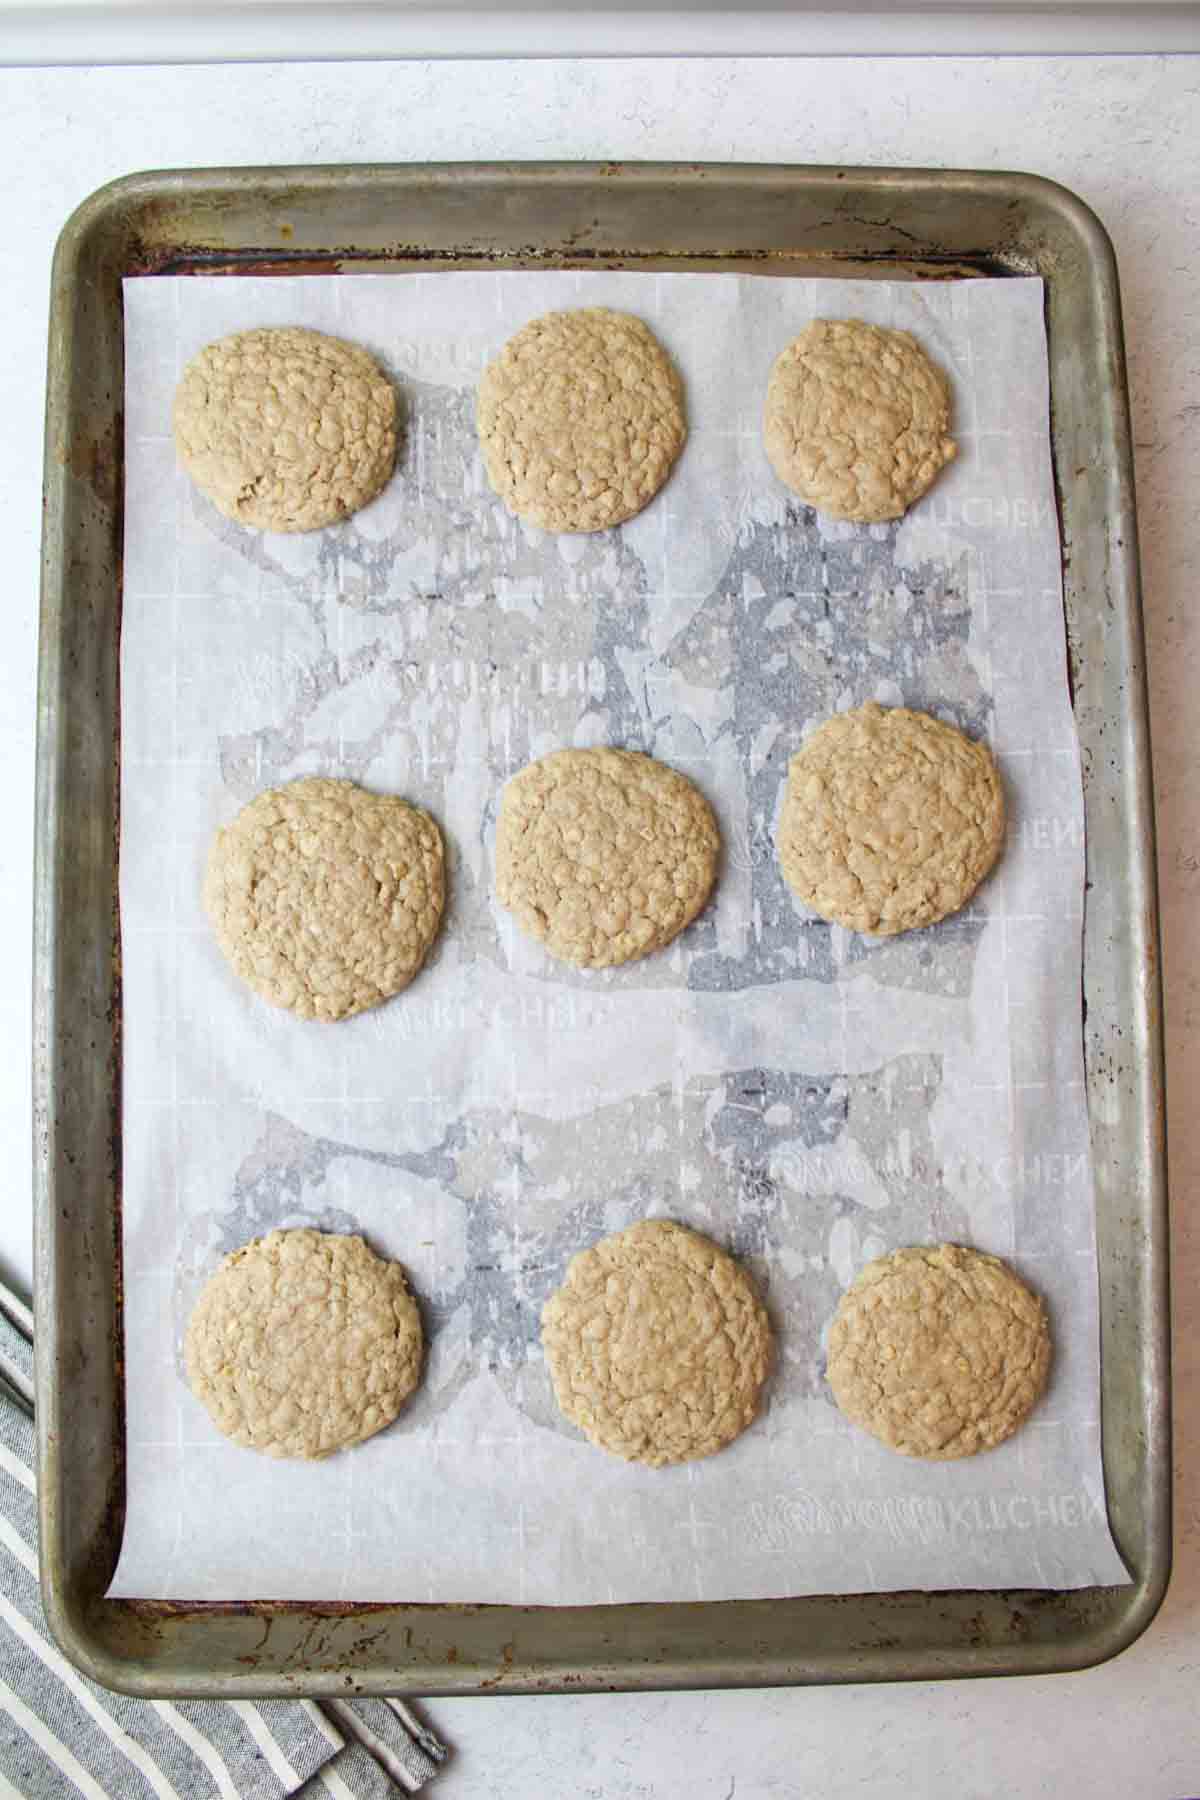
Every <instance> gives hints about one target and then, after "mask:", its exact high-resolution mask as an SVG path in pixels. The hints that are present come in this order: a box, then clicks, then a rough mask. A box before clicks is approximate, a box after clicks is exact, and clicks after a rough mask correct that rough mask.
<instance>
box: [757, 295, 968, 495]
mask: <svg viewBox="0 0 1200 1800" xmlns="http://www.w3.org/2000/svg"><path fill="white" fill-rule="evenodd" d="M763 437H764V441H765V443H766V449H767V455H768V456H769V457H770V459H771V464H772V466H773V468H774V470H775V473H776V474H777V475H778V477H779V479H780V481H782V482H785V483H786V484H787V486H788V487H790V488H791V489H792V490H793V491H794V492H795V493H797V494H799V495H800V497H801V499H802V500H806V501H807V502H808V504H809V505H810V506H815V507H817V508H818V509H819V510H820V511H821V512H823V513H825V514H827V515H828V517H829V518H831V519H857V520H859V521H862V522H872V521H878V520H882V519H898V518H899V517H900V515H901V514H902V513H903V512H905V511H906V510H907V509H908V507H910V506H911V505H912V503H913V501H914V500H916V499H919V497H920V496H921V495H922V494H923V493H924V492H925V490H926V488H927V487H929V485H930V483H931V482H932V481H933V479H934V477H935V476H936V475H937V474H938V472H939V471H940V470H941V469H942V468H944V466H945V465H946V463H948V462H949V461H950V460H951V458H952V457H953V456H954V455H955V454H956V452H957V449H958V446H957V445H956V444H955V442H954V440H953V438H951V436H950V383H949V382H948V381H947V379H946V377H945V375H944V374H943V373H942V371H941V369H939V368H938V367H937V365H936V363H933V362H931V361H930V360H929V358H928V357H927V356H926V354H925V352H924V351H923V350H922V348H921V346H920V345H919V344H918V342H917V340H916V338H914V337H913V336H912V334H911V333H910V332H907V331H889V330H886V329H885V328H884V327H883V326H880V325H865V324H863V322H862V320H861V319H817V320H815V321H814V323H813V324H811V325H810V326H809V327H808V329H807V330H806V331H802V332H801V333H800V336H799V337H798V338H796V339H795V340H794V342H792V343H790V344H789V345H788V347H787V349H786V350H785V351H783V353H782V355H781V356H780V357H779V358H778V359H777V361H776V363H775V366H774V368H773V369H772V371H771V376H770V380H769V382H768V384H767V403H766V412H765V414H764V418H763Z"/></svg>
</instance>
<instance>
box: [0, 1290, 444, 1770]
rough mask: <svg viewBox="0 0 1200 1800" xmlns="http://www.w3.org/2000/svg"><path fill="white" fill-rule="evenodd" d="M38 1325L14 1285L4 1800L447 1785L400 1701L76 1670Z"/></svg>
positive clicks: (5, 1440)
mask: <svg viewBox="0 0 1200 1800" xmlns="http://www.w3.org/2000/svg"><path fill="white" fill-rule="evenodd" d="M31 1327H32V1320H31V1319H30V1316H29V1312H28V1309H27V1308H26V1307H25V1306H24V1305H23V1303H22V1302H21V1301H19V1300H18V1299H17V1298H16V1297H15V1296H14V1295H10V1294H9V1293H8V1292H7V1290H6V1289H4V1288H3V1287H2V1286H0V1800H8V1797H9V1796H12V1795H22V1796H25V1797H26V1800H77V1797H78V1796H82V1797H83V1800H283V1796H285V1795H300V1796H303V1800H327V1797H332V1800H397V1793H398V1790H399V1791H408V1792H410V1793H411V1792H415V1791H416V1790H417V1789H418V1788H419V1787H422V1786H423V1785H424V1783H425V1782H426V1781H428V1780H429V1778H430V1776H432V1775H436V1773H437V1770H438V1765H439V1763H440V1762H441V1760H442V1758H443V1757H444V1756H445V1754H446V1752H445V1748H444V1746H443V1745H442V1744H440V1743H439V1741H438V1739H437V1738H436V1737H435V1736H434V1735H433V1733H432V1732H431V1731H429V1730H428V1729H427V1727H425V1726H423V1725H422V1724H421V1723H420V1721H419V1720H417V1719H416V1717H415V1715H413V1714H412V1713H411V1712H410V1711H409V1709H408V1708H406V1707H403V1706H402V1705H401V1703H400V1702H399V1701H396V1702H391V1701H384V1700H356V1701H338V1702H336V1712H335V1711H334V1710H333V1709H330V1710H328V1711H327V1710H326V1709H325V1708H323V1707H321V1706H319V1705H317V1704H316V1702H315V1701H312V1700H255V1701H249V1700H242V1701H223V1700H175V1701H168V1700H131V1699H129V1698H127V1697H126V1696H125V1695H123V1694H113V1693H110V1692H109V1691H108V1689H107V1688H102V1687H99V1686H98V1685H97V1684H96V1683H95V1682H94V1681H90V1680H89V1679H88V1678H87V1677H86V1676H85V1675H81V1674H80V1673H79V1671H78V1670H77V1669H75V1668H74V1667H73V1666H72V1664H71V1663H69V1662H68V1661H67V1659H66V1657H64V1656H63V1654H62V1652H61V1651H60V1650H59V1649H58V1647H57V1645H56V1644H55V1643H54V1642H53V1640H52V1639H51V1637H50V1635H49V1633H48V1631H47V1629H46V1622H45V1619H44V1617H43V1614H42V1606H41V1599H40V1596H39V1592H38V1569H37V1497H36V1491H35V1481H34V1435H33V1405H32V1395H33V1349H32V1343H31V1339H30V1336H29V1335H28V1334H29V1333H30V1331H31Z"/></svg>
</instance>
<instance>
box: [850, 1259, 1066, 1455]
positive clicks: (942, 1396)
mask: <svg viewBox="0 0 1200 1800" xmlns="http://www.w3.org/2000/svg"><path fill="white" fill-rule="evenodd" d="M1049 1369H1050V1329H1049V1326H1048V1325H1047V1323H1046V1313H1045V1308H1044V1307H1043V1306H1042V1303H1041V1301H1040V1300H1039V1299H1037V1298H1036V1296H1035V1295H1033V1294H1032V1293H1030V1291H1029V1289H1028V1288H1027V1287H1026V1286H1025V1283H1024V1282H1023V1281H1021V1280H1019V1279H1018V1277H1017V1276H1016V1275H1014V1274H1013V1272H1012V1270H1011V1269H1010V1268H1009V1267H1008V1266H1007V1264H1005V1263H1003V1262H1001V1261H1000V1259H999V1257H996V1256H985V1255H984V1254H983V1252H982V1251H979V1250H963V1249H960V1248H959V1246H958V1245H957V1244H942V1245H940V1246H938V1247H937V1248H932V1247H931V1248H928V1249H907V1250H896V1251H894V1252H893V1253H892V1255H890V1256H881V1257H879V1259H878V1260H877V1261H876V1262H872V1263H868V1264H867V1266H866V1268H865V1269H863V1270H862V1271H861V1273H860V1274H859V1275H858V1276H857V1277H856V1279H855V1281H854V1283H853V1285H852V1286H850V1287H849V1288H847V1290H846V1292H845V1293H844V1294H843V1295H842V1298H841V1300H840V1302H839V1303H838V1309H837V1312H836V1314H835V1315H834V1320H833V1326H832V1328H831V1330H830V1333H829V1363H828V1375H829V1385H830V1387H831V1388H832V1389H833V1397H834V1399H835V1400H836V1401H837V1403H838V1405H839V1406H840V1407H841V1409H842V1411H843V1412H844V1413H845V1414H846V1416H847V1418H849V1419H853V1420H854V1422H855V1424H856V1425H862V1426H863V1427H864V1428H865V1429H866V1430H867V1431H869V1432H871V1433H873V1435H874V1436H875V1437H877V1438H879V1439H880V1441H881V1442H882V1443H884V1444H887V1445H888V1447H889V1449H892V1450H898V1451H899V1452H900V1454H901V1455H902V1456H921V1457H926V1458H929V1459H931V1460H934V1461H948V1460H949V1459H951V1458H953V1457H958V1456H973V1455H974V1454H975V1452H976V1451H977V1450H990V1449H991V1448H992V1447H993V1446H994V1445H996V1444H1001V1443H1003V1442H1004V1439H1005V1438H1007V1437H1011V1436H1012V1434H1013V1432H1014V1431H1015V1430H1016V1429H1017V1427H1018V1425H1020V1424H1021V1422H1022V1420H1023V1419H1024V1418H1025V1417H1026V1415H1027V1414H1028V1413H1029V1412H1030V1411H1031V1409H1032V1408H1033V1407H1034V1405H1036V1403H1037V1401H1038V1399H1039V1397H1040V1395H1041V1393H1042V1390H1043V1388H1044V1387H1045V1385H1046V1377H1047V1374H1048V1373H1049Z"/></svg>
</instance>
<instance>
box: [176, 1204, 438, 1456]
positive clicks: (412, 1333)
mask: <svg viewBox="0 0 1200 1800" xmlns="http://www.w3.org/2000/svg"><path fill="white" fill-rule="evenodd" d="M423 1341H424V1340H423V1336H422V1332H421V1319H420V1315H419V1313H418V1312H417V1307H416V1302H415V1301H414V1300H413V1297H412V1295H411V1294H410V1293H409V1291H408V1284H407V1282H406V1281H405V1278H404V1270H403V1269H402V1268H401V1267H400V1264H399V1263H396V1262H386V1261H385V1260H384V1259H383V1258H382V1257H379V1256H376V1255H375V1253H374V1251H373V1250H370V1249H368V1247H367V1245H366V1244H365V1243H364V1242H363V1240H362V1238H360V1237H339V1236H335V1235H333V1234H331V1233H327V1232H323V1231H308V1230H298V1231H272V1232H270V1233H269V1234H268V1235H267V1236H266V1237H262V1238H255V1240H254V1241H253V1243H250V1244H247V1245H246V1246H245V1248H244V1249H242V1250H235V1251H234V1252H233V1254H232V1255H231V1256H227V1257H226V1258H225V1260H224V1262H222V1263H221V1265H220V1267H219V1268H218V1269H217V1271H216V1273H215V1274H214V1275H212V1276H211V1277H210V1279H209V1281H208V1282H207V1283H206V1285H205V1287H204V1288H203V1290H202V1292H201V1294H200V1298H199V1299H198V1300H197V1302H196V1305H195V1308H194V1309H193V1312H192V1316H191V1319H190V1320H189V1322H188V1328H187V1336H186V1339H185V1343H184V1356H185V1361H186V1366H187V1376H188V1383H189V1385H190V1387H191V1389H192V1392H193V1393H194V1394H195V1395H196V1398H197V1399H198V1400H201V1401H202V1402H203V1403H204V1405H205V1407H206V1408H207V1409H208V1413H209V1416H210V1417H211V1419H212V1422H213V1424H214V1425H215V1426H216V1427H217V1430H218V1431H221V1432H223V1433H224V1435H225V1436H226V1437H227V1438H232V1439H233V1441H234V1443H235V1444H243V1445H245V1446H246V1448H247V1449H250V1450H260V1451H261V1452H262V1453H263V1455H264V1456H296V1457H304V1458H315V1457H321V1456H328V1455H330V1454H331V1452H332V1451H334V1450H342V1449H344V1448H345V1447H346V1446H347V1445H349V1444H358V1443H361V1442H362V1440H363V1439H364V1438H368V1437H371V1436H373V1435H374V1433H375V1432H377V1431H382V1430H383V1428H384V1426H385V1425H390V1424H391V1422H392V1420H393V1419H394V1418H395V1417H396V1414H397V1413H398V1412H399V1411H400V1408H401V1407H402V1406H403V1404H404V1402H405V1400H406V1399H407V1398H408V1396H409V1394H411V1393H412V1391H413V1389H414V1388H415V1387H416V1385H417V1382H418V1380H419V1379H420V1375H421V1359H422V1351H423Z"/></svg>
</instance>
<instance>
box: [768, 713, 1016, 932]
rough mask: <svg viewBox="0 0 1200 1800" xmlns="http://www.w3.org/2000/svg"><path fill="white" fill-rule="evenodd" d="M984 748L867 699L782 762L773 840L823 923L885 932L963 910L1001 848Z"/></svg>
mask: <svg viewBox="0 0 1200 1800" xmlns="http://www.w3.org/2000/svg"><path fill="white" fill-rule="evenodd" d="M1004 818H1005V812H1004V790H1003V788H1002V787H1001V785H1000V775H999V771H998V770H997V768H996V764H995V761H994V759H993V757H992V753H991V751H990V750H989V749H988V747H987V745H986V744H981V743H977V742H975V740H974V739H972V738H968V737H965V736H964V735H963V733H962V732H961V731H956V730H955V728H954V726H952V725H943V724H942V722H941V720H940V719H934V718H931V717H930V715H929V714H928V713H919V712H910V711H908V709H907V708H906V707H902V706H895V707H890V708H885V707H882V706H877V705H876V704H875V702H874V701H869V702H868V703H867V705H866V706H860V707H858V708H856V709H855V710H854V711H853V712H845V713H838V714H837V715H836V716H835V717H834V718H832V719H829V720H828V721H827V722H826V723H825V724H824V725H822V726H820V727H819V728H818V729H817V730H816V731H814V733H813V734H812V736H811V737H810V738H809V739H808V741H807V742H806V743H805V745H804V747H803V748H802V749H801V750H798V751H797V752H796V754H795V756H793V757H792V759H791V762H790V763H789V764H788V775H787V788H786V791H785V793H784V800H783V809H782V812H781V814H780V819H779V831H778V835H777V838H776V846H777V848H778V851H779V861H780V866H781V867H782V869H783V873H784V875H785V876H786V877H787V880H788V883H789V885H790V886H791V887H792V888H793V890H794V891H795V893H796V894H797V895H798V896H799V897H800V899H801V900H803V901H804V903H805V905H806V906H811V907H812V908H813V909H814V911H816V912H818V913H820V914H821V916H822V918H825V919H836V920H837V922H838V923H839V924H841V925H847V926H849V927H850V929H851V930H852V931H864V932H867V933H869V934H871V935H873V936H876V937H887V936H889V935H891V934H892V933H893V932H897V931H912V930H913V929H914V928H915V927H916V926H918V925H931V924H933V923H934V921H935V920H937V919H944V918H945V917H946V915H947V914H948V913H953V912H957V911H958V909H959V907H960V906H965V905H966V903H967V901H968V900H969V899H970V898H971V895H972V894H973V893H974V892H975V889H976V888H977V887H978V886H979V883H980V882H981V881H982V880H983V878H984V876H985V875H986V874H987V873H988V871H989V869H991V867H992V865H993V864H994V863H995V861H996V858H997V857H998V856H999V854H1000V850H1001V846H1002V845H1003V843H1004Z"/></svg>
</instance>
